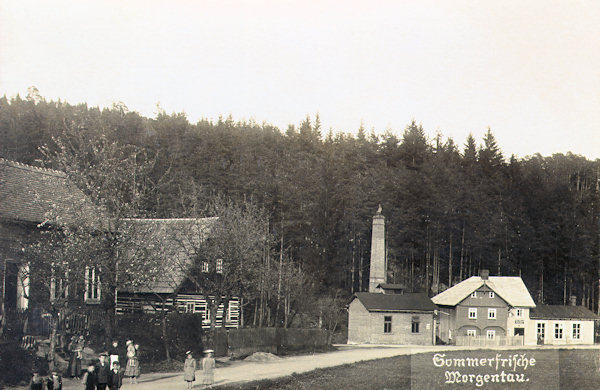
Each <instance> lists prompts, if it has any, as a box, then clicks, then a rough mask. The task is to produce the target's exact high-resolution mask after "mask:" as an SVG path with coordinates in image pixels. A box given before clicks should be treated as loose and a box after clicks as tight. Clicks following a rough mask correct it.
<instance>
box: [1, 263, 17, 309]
mask: <svg viewBox="0 0 600 390" xmlns="http://www.w3.org/2000/svg"><path fill="white" fill-rule="evenodd" d="M5 264H6V268H5V270H4V308H5V309H6V310H11V309H16V308H17V285H18V284H17V279H18V278H17V276H18V274H19V266H18V264H16V263H9V262H6V263H5Z"/></svg>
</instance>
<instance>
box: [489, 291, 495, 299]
mask: <svg viewBox="0 0 600 390" xmlns="http://www.w3.org/2000/svg"><path fill="white" fill-rule="evenodd" d="M495 296H496V294H494V292H493V291H490V298H492V299H493V298H494V297H495Z"/></svg>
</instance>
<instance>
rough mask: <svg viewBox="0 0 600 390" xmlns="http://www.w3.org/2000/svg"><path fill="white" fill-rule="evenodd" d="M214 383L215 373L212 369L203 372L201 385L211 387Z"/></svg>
mask: <svg viewBox="0 0 600 390" xmlns="http://www.w3.org/2000/svg"><path fill="white" fill-rule="evenodd" d="M213 383H215V372H214V370H213V369H206V370H204V375H203V377H202V384H204V385H212V384H213Z"/></svg>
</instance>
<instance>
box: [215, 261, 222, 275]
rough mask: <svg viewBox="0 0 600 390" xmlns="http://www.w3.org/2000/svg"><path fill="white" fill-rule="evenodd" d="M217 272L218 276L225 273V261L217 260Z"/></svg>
mask: <svg viewBox="0 0 600 390" xmlns="http://www.w3.org/2000/svg"><path fill="white" fill-rule="evenodd" d="M215 272H216V273H218V274H222V273H223V259H217V266H216V268H215Z"/></svg>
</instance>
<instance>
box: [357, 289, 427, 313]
mask: <svg viewBox="0 0 600 390" xmlns="http://www.w3.org/2000/svg"><path fill="white" fill-rule="evenodd" d="M353 299H358V300H359V301H360V302H361V303H362V304H363V306H364V307H365V308H366V309H367V310H368V311H434V310H436V309H437V306H436V305H434V304H433V302H431V299H429V297H428V296H427V294H422V293H405V294H380V293H368V292H359V293H355V294H354V298H353Z"/></svg>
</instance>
